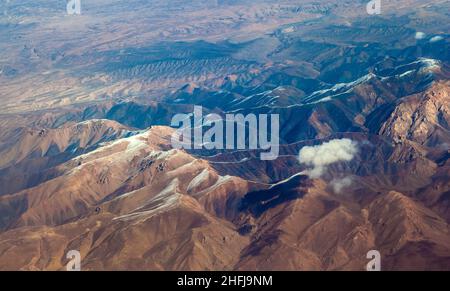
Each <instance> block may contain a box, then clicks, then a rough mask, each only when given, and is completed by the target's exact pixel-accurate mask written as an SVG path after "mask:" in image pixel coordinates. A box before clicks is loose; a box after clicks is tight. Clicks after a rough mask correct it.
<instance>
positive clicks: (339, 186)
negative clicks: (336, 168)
mask: <svg viewBox="0 0 450 291" xmlns="http://www.w3.org/2000/svg"><path fill="white" fill-rule="evenodd" d="M352 182H353V179H352V177H345V178H343V179H333V180H332V181H331V182H330V185H331V187H332V188H333V191H334V192H335V193H336V194H339V193H341V192H342V190H344V189H345V188H347V187H349V186H350V185H352Z"/></svg>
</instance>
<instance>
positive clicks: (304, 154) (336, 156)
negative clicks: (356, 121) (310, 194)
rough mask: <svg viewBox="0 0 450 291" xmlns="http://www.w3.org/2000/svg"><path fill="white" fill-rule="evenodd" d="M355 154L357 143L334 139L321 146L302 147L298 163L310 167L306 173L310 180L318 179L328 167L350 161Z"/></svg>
mask: <svg viewBox="0 0 450 291" xmlns="http://www.w3.org/2000/svg"><path fill="white" fill-rule="evenodd" d="M357 152H358V146H357V143H356V142H354V141H352V140H351V139H348V138H344V139H334V140H331V141H329V142H326V143H323V144H322V145H318V146H306V147H303V148H302V149H301V150H300V153H299V161H300V163H301V164H305V165H307V166H308V167H310V169H309V170H308V171H307V173H308V175H309V176H310V177H311V178H319V177H320V176H322V175H323V174H324V172H325V171H326V167H327V166H328V165H331V164H334V163H337V162H348V161H351V160H352V159H353V158H354V156H355V154H356V153H357Z"/></svg>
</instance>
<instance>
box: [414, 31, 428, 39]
mask: <svg viewBox="0 0 450 291" xmlns="http://www.w3.org/2000/svg"><path fill="white" fill-rule="evenodd" d="M426 36H427V35H426V34H425V33H424V32H421V31H418V32H416V36H415V37H416V39H417V40H420V39H424V38H425V37H426Z"/></svg>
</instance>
